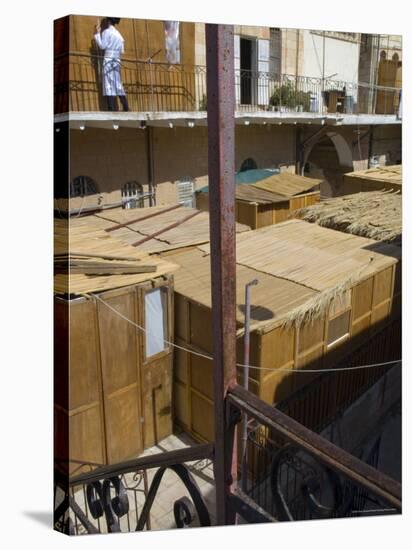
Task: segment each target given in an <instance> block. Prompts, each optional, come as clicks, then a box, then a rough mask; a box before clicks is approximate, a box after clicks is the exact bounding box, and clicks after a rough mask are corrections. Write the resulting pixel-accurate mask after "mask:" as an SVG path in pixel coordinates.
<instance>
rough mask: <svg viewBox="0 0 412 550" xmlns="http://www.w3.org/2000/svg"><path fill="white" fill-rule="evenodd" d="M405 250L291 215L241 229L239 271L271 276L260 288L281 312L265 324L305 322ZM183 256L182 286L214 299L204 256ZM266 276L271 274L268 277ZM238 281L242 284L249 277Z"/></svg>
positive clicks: (206, 302)
mask: <svg viewBox="0 0 412 550" xmlns="http://www.w3.org/2000/svg"><path fill="white" fill-rule="evenodd" d="M197 249H198V250H199V251H200V252H202V253H203V254H205V257H206V258H208V254H209V253H210V245H209V244H205V245H200V246H198V247H197ZM400 255H401V252H400V249H399V247H397V246H393V245H390V244H386V243H380V242H376V241H373V240H371V239H367V238H363V237H358V236H355V235H349V234H346V233H341V232H339V231H335V230H332V229H327V228H324V227H320V226H318V225H315V224H309V223H307V222H304V221H302V220H290V221H286V222H283V223H280V224H277V225H271V226H267V227H264V228H261V229H257V230H254V231H249V232H246V233H242V234H240V235H237V245H236V262H237V264H238V270H239V272H241V270H240V266H242V267H245V268H247V269H249V270H250V272H249V273H248V276H249V280H250V279H252V278H258V279H259V280H260V279H261V278H262V277H265V279H264V280H265V281H267V282H265V285H262V286H261V289H260V290H259V293H260V292H262V295H261V299H262V307H266V308H268V309H272V311H274V312H275V317H274V318H272V319H267V320H266V321H263V320H261V322H260V325H261V326H262V325H267V326H265V328H266V329H268V327H269V326H270V327H272V326H273V324H274V322H275V319H277V322H279V319H280V318H281V317H283V321H282V322H281V323H280V324H289V323H301V322H302V321H303V319H306V318H308V317H309V318H313V317H316V316H318V315H320V314H322V313H323V312H324V311H326V309H327V308H328V307H329V306H330V305H331V303H332V301H333V300H334V299H336V298H337V297H339V296H342V295H343V294H344V293H345V292H346V291H347V290H348V289H349V288H351V287H353V286H354V285H355V284H357V283H358V282H360V281H362V280H364V279H366V278H367V277H369V276H371V275H373V274H374V273H376V272H379V271H381V270H382V269H385V268H386V267H390V266H392V265H393V264H394V263H396V262H398V261H399V259H400ZM182 258H183V260H185V263H184V268H185V269H184V270H182V269H180V270H178V272H177V275H176V278H177V283H175V287H176V290H177V291H178V292H181V293H182V294H184V295H185V296H187V295H189V294H188V293H190V298H191V299H193V300H195V301H198V302H200V303H203V304H204V305H209V302H210V298H208V295H209V294H210V283H209V281H208V279H207V275H203V276H202V277H200V274H199V273H198V272H197V271H196V270H197V269H198V267H197V265H196V264H197V262H198V261H200V260H199V259H198V257H197V256H196V255H195V254H193V255H192V256H191V261H186V259H185V257H183V256H179V255H176V254H173V255H172V256H171V259H172V260H173V261H175V262H176V263H178V264H179V265H181V262H182ZM199 269H200V268H199ZM183 271H186V273H183ZM266 276H269V277H270V279H269V280H267V279H266ZM244 279H245V278H244ZM245 280H246V279H245ZM270 280H271V282H270ZM190 281H191V282H190ZM280 281H282V284H283V283H285V284H286V283H287V286H285V287H280V286H279V285H280ZM238 284H240V286H241V287H242V285H244V282H243V279H241V280H240V281H238ZM258 286H259V285H258ZM203 287H205V288H203ZM255 288H256V289H257V288H258V287H254V290H253V292H254V293H255V291H256V290H255ZM280 288H281V289H282V292H284V293H285V294H284V296H283V297H282V296H281V292H280V290H279V294H278V289H280ZM238 292H239V290H238ZM258 296H259V295H258ZM239 299H241V297H240V298H239V297H238V300H239ZM254 299H256V298H254ZM259 299H260V298H259ZM283 299H285V302H283ZM265 303H266V306H265Z"/></svg>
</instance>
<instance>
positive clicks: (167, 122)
mask: <svg viewBox="0 0 412 550" xmlns="http://www.w3.org/2000/svg"><path fill="white" fill-rule="evenodd" d="M235 118H236V124H246V125H247V124H262V125H265V124H274V125H279V124H308V125H310V124H314V125H325V124H326V125H328V126H354V125H355V126H357V125H359V126H369V125H384V124H385V125H386V124H401V123H402V120H401V119H399V118H398V117H397V115H377V114H359V115H354V114H342V113H336V114H326V115H325V114H316V113H279V112H267V111H261V112H259V111H253V112H247V111H245V110H242V111H237V112H236V113H235ZM54 121H55V123H59V122H66V121H69V122H70V127H71V128H73V129H80V127H82V126H84V125H87V126H89V127H94V128H108V129H111V128H113V124H116V125H118V126H121V127H129V128H139V127H141V123H142V122H145V123H146V124H147V125H150V126H159V127H169V126H171V125H173V126H189V125H190V124H191V123H194V125H196V126H207V113H206V112H205V111H181V112H176V111H159V112H153V113H147V112H118V111H116V112H106V111H81V112H71V113H62V114H58V115H55V117H54Z"/></svg>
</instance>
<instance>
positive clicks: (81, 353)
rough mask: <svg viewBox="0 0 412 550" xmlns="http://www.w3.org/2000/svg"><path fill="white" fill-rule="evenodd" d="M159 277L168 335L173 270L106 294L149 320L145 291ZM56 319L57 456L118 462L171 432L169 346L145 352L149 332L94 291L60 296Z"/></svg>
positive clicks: (117, 304) (119, 306)
mask: <svg viewBox="0 0 412 550" xmlns="http://www.w3.org/2000/svg"><path fill="white" fill-rule="evenodd" d="M153 285H155V286H156V285H160V286H165V287H166V288H167V289H168V290H167V293H168V294H167V295H168V315H169V319H168V333H167V340H168V341H170V340H171V338H172V333H173V320H172V318H171V315H172V308H173V297H172V288H173V279H172V278H166V280H163V279H159V280H157V281H154V282H153V283H148V284H144V285H139V286H137V287H136V286H134V287H128V288H125V289H119V290H115V291H109V292H104V293H101V294H100V296H101V298H102V299H103V300H104V301H105V302H107V303H108V304H109V305H110V306H111V307H112V308H114V309H116V310H117V311H119V312H120V313H121V314H122V315H124V316H125V317H127V319H130V320H131V321H132V322H134V323H137V324H138V325H140V326H144V293H145V292H146V291H147V290H149V289H150V290H151V289H152V288H153ZM69 309H70V321H69V314H68V312H69ZM55 326H56V344H55V345H56V350H59V351H57V352H56V357H55V380H56V389H55V411H56V414H55V418H56V420H55V423H56V425H55V428H56V429H55V438H56V439H55V442H56V443H55V449H56V456H61V455H62V453H63V455H64V456H66V457H70V459H71V460H76V461H82V462H85V463H89V462H93V463H97V464H106V463H107V464H113V463H116V462H119V461H122V460H125V459H127V458H130V457H133V456H136V455H138V454H139V453H141V452H142V451H143V449H144V448H145V447H148V446H151V445H153V444H154V443H157V442H158V441H160V440H161V439H163V438H164V437H166V436H168V435H170V434H171V433H172V418H171V402H172V401H171V400H172V388H171V385H172V352H171V348H170V346H169V347H167V348H166V349H165V350H164V351H163V352H161V353H159V354H156V355H154V356H152V357H150V358H148V359H146V357H145V349H144V337H143V333H142V332H139V331H137V330H136V328H135V327H134V326H133V325H132V324H130V323H128V322H127V321H126V320H125V319H123V318H122V317H120V316H118V315H116V314H115V313H114V312H113V311H112V310H110V309H109V308H108V307H107V306H105V305H104V304H102V303H101V302H98V301H97V300H94V299H91V300H86V299H80V300H74V301H71V302H63V301H60V300H58V299H56V315H55ZM65 335H66V336H67V338H68V344H67V345H66V346H65V341H66V340H65ZM68 349H69V350H70V355H68V353H67V351H68ZM68 357H70V364H68ZM74 470H76V473H78V472H79V470H78V465H76V464H72V466H71V472H74Z"/></svg>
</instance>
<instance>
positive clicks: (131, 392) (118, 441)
mask: <svg viewBox="0 0 412 550" xmlns="http://www.w3.org/2000/svg"><path fill="white" fill-rule="evenodd" d="M103 299H104V301H105V302H107V303H108V304H109V305H110V306H111V307H112V308H114V309H115V310H116V311H119V312H120V313H121V314H122V315H124V316H125V317H127V318H128V319H130V320H131V321H133V322H135V323H136V322H137V303H136V291H135V289H134V288H131V289H128V290H126V291H125V290H117V291H114V292H106V293H104V295H103ZM97 308H98V319H99V333H100V351H101V370H102V382H103V395H104V409H105V420H106V441H107V461H108V463H109V464H113V463H115V462H119V461H120V460H122V459H124V458H126V457H130V456H133V455H137V454H138V453H140V452H141V451H142V450H143V438H142V433H141V426H140V416H141V414H140V407H141V405H140V393H141V392H140V389H141V386H140V381H139V378H140V362H141V361H140V360H139V359H140V358H139V353H138V334H137V331H136V329H135V328H134V327H133V326H132V325H131V324H130V323H128V322H127V321H125V319H123V318H122V317H120V316H118V315H116V314H115V313H113V311H112V310H111V309H109V308H108V307H107V306H105V305H104V304H102V303H101V302H98V303H97Z"/></svg>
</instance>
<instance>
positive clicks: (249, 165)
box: [239, 158, 257, 172]
mask: <svg viewBox="0 0 412 550" xmlns="http://www.w3.org/2000/svg"><path fill="white" fill-rule="evenodd" d="M256 169H257V164H256V161H255V160H254V159H252V158H247V159H246V160H244V161H243V162H242V166H241V167H240V170H239V172H246V170H256Z"/></svg>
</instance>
